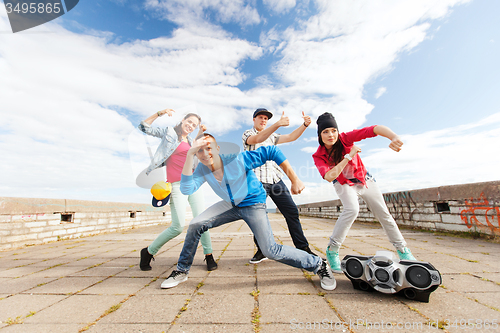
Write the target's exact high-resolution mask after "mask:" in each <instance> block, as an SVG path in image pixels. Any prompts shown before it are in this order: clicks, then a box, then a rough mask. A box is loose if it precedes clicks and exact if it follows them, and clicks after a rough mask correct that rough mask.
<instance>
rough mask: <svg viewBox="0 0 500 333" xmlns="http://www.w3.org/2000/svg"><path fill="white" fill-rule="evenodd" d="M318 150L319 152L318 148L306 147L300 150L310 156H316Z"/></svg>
mask: <svg viewBox="0 0 500 333" xmlns="http://www.w3.org/2000/svg"><path fill="white" fill-rule="evenodd" d="M316 150H318V147H304V148H301V149H300V151H303V152H304V153H308V154H314V153H315V152H316Z"/></svg>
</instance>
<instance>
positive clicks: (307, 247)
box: [298, 245, 318, 256]
mask: <svg viewBox="0 0 500 333" xmlns="http://www.w3.org/2000/svg"><path fill="white" fill-rule="evenodd" d="M298 249H299V250H302V251H306V252H307V253H309V254H312V255H313V256H318V255H317V254H316V253H314V252H313V251H311V249H310V248H309V245H308V246H306V247H303V248H298Z"/></svg>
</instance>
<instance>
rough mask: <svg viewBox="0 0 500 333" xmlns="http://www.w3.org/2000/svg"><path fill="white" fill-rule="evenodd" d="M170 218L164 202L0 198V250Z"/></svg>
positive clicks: (167, 207) (136, 225) (150, 223)
mask: <svg viewBox="0 0 500 333" xmlns="http://www.w3.org/2000/svg"><path fill="white" fill-rule="evenodd" d="M170 221H171V219H170V207H169V206H168V205H165V206H164V207H161V208H154V207H153V206H151V205H146V204H136V203H117V202H100V201H83V200H67V199H30V198H6V197H0V251H1V250H7V249H12V248H17V247H21V246H25V245H32V244H42V243H45V242H51V241H57V240H60V239H70V238H76V237H81V236H89V235H95V234H99V233H103V232H112V231H120V230H126V229H130V228H132V227H138V226H141V227H143V226H150V225H156V224H159V223H164V222H170Z"/></svg>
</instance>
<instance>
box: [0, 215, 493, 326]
mask: <svg viewBox="0 0 500 333" xmlns="http://www.w3.org/2000/svg"><path fill="white" fill-rule="evenodd" d="M270 219H271V225H272V228H273V230H274V234H275V238H276V239H277V241H278V242H282V243H283V244H287V245H291V244H292V243H291V239H290V236H289V234H288V231H287V229H286V223H285V221H284V219H283V218H282V216H281V215H280V214H270ZM301 221H302V224H303V228H304V231H305V234H306V236H307V238H308V240H309V242H310V244H311V249H313V251H314V252H316V253H318V254H321V256H323V257H324V250H325V247H326V244H327V242H328V236H329V235H330V233H331V231H332V229H333V225H334V223H333V221H332V220H328V219H319V218H308V217H302V219H301ZM165 228H166V226H165V225H160V226H155V227H145V228H137V229H132V230H129V231H126V232H118V233H108V234H104V235H99V236H94V237H86V238H80V239H75V240H67V241H59V242H54V243H49V244H44V245H38V246H32V247H26V248H23V249H17V250H11V251H4V252H0V322H1V323H0V333H8V332H80V331H87V332H117V333H118V332H172V333H177V332H297V331H336V332H365V331H369V332H397V331H399V332H477V331H484V332H500V261H499V260H498V259H499V256H500V244H496V243H491V242H487V241H483V240H472V239H463V238H457V237H451V236H438V235H435V234H432V233H428V232H420V231H413V230H402V232H403V235H404V236H405V238H406V240H407V242H408V244H409V247H410V248H411V250H412V252H413V254H414V255H415V257H416V258H417V259H418V260H422V261H428V262H430V263H431V264H433V265H434V266H435V267H436V268H437V269H438V270H439V271H440V273H441V275H442V278H443V284H442V286H441V287H440V288H438V289H437V290H436V291H435V292H434V293H432V294H431V297H430V302H429V303H421V302H418V301H413V300H408V299H405V298H402V297H399V296H395V295H385V294H381V293H379V292H371V293H368V292H361V291H358V290H354V289H353V288H352V284H351V282H350V281H349V280H348V279H347V277H346V276H344V275H343V274H336V275H335V277H336V279H337V288H336V289H335V290H333V291H325V290H322V289H321V287H320V286H319V278H318V277H317V276H315V275H310V274H308V273H307V272H305V271H302V270H300V269H296V268H292V267H289V266H286V265H283V264H280V263H277V262H273V261H271V260H267V261H264V262H262V263H260V264H257V265H251V264H248V260H249V259H250V258H251V257H252V255H253V253H254V245H253V239H252V237H251V232H250V229H249V228H248V227H247V226H246V225H245V224H244V222H242V221H238V222H234V223H231V224H228V225H225V226H222V227H220V228H217V229H213V230H211V235H212V244H213V249H214V257H215V258H218V259H219V260H218V263H219V268H218V269H217V270H215V271H212V272H207V271H206V266H205V263H204V262H203V258H204V257H203V251H202V250H201V248H200V249H199V250H198V252H197V255H196V258H195V261H194V266H193V268H192V270H191V272H190V274H189V279H188V281H187V282H185V283H182V284H180V285H179V286H178V287H176V288H173V289H167V290H162V289H160V284H161V282H162V281H163V279H165V278H166V277H167V276H168V275H169V274H170V272H171V271H172V269H173V268H174V267H175V263H176V261H177V258H178V255H179V253H180V251H181V248H182V242H183V239H184V234H181V235H180V236H179V237H177V238H176V239H174V240H172V241H170V242H169V243H167V244H166V245H165V246H164V247H163V248H162V249H161V251H160V252H159V254H158V255H156V257H155V258H156V260H155V261H153V262H152V266H153V270H151V271H148V272H143V271H141V270H140V269H139V267H138V266H139V265H138V264H139V251H140V249H141V248H143V247H145V246H147V245H148V244H149V243H150V242H151V241H152V240H153V239H154V238H155V236H156V235H157V234H159V233H160V232H161V231H162V230H164V229H165ZM377 250H391V251H394V249H393V248H392V246H391V244H390V243H389V241H388V240H387V238H386V236H385V234H384V233H383V231H382V228H381V227H380V225H379V224H361V223H355V224H354V226H353V227H352V229H351V231H350V232H349V235H348V237H347V240H346V242H345V244H344V247H343V249H342V250H341V257H343V256H344V255H346V254H362V255H373V254H375V252H376V251H377ZM433 322H438V323H439V326H440V327H441V328H438V327H437V326H432V325H429V324H430V323H433ZM466 322H470V323H471V324H473V325H469V326H467V325H466V324H465V323H466ZM495 323H496V324H495Z"/></svg>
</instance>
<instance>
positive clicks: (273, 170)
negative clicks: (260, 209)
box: [241, 108, 314, 264]
mask: <svg viewBox="0 0 500 333" xmlns="http://www.w3.org/2000/svg"><path fill="white" fill-rule="evenodd" d="M272 116H273V114H272V113H271V112H269V111H268V110H266V109H264V108H260V109H257V110H255V112H254V113H253V128H251V129H249V130H246V131H245V132H244V133H243V135H242V137H241V139H242V140H243V148H244V150H246V151H252V150H256V149H258V148H259V147H262V146H275V145H278V144H282V143H287V142H293V141H295V140H297V139H298V138H299V137H300V136H301V135H302V133H304V131H305V130H306V128H307V127H308V126H309V125H310V124H311V117H309V116H306V115H305V114H304V112H302V116H303V119H304V123H303V124H302V125H300V126H299V127H297V128H296V129H295V130H294V131H293V132H292V133H290V134H284V135H280V134H277V133H276V131H277V130H278V128H280V127H282V126H285V127H286V126H288V125H289V124H290V121H289V119H288V117H286V116H285V112H284V111H283V114H282V115H281V118H280V120H278V121H277V122H276V123H274V124H273V125H271V126H269V127H267V122H268V120H269V119H271V118H272ZM266 127H267V128H266ZM253 171H254V173H255V175H256V176H257V178H258V179H259V180H260V182H261V183H262V185H263V186H264V189H265V190H266V192H267V195H269V197H270V198H271V200H273V202H274V203H275V205H276V207H278V209H279V211H280V213H281V214H283V217H284V218H285V221H286V224H287V225H288V231H289V232H290V236H291V237H292V241H293V245H295V247H296V248H298V249H300V250H303V251H306V252H308V253H310V254H314V253H313V252H312V251H311V249H310V248H309V242H308V241H307V238H306V236H305V235H304V231H303V230H302V225H301V224H300V219H299V210H298V208H297V206H296V205H295V202H293V199H292V196H291V195H290V192H289V191H288V188H287V187H286V185H285V183H284V182H283V180H282V179H281V178H283V172H281V169H280V168H279V167H278V166H277V165H276V163H274V162H273V161H268V162H266V163H265V164H264V165H262V166H259V167H257V168H255V169H254V170H253ZM254 241H255V239H254ZM255 245H257V252H255V255H254V256H253V257H252V259H250V263H251V264H257V263H259V262H261V261H262V260H266V259H267V258H266V256H264V254H263V253H262V251H261V249H260V247H259V244H258V242H257V241H255Z"/></svg>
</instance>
